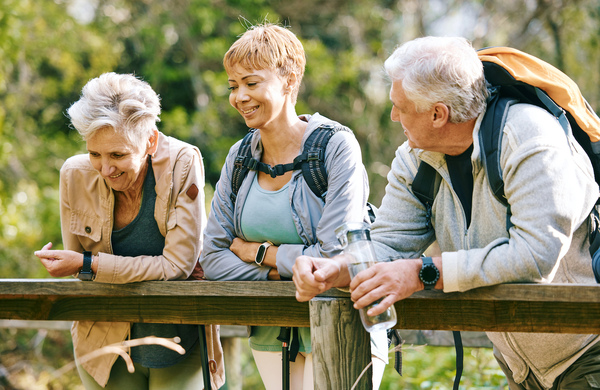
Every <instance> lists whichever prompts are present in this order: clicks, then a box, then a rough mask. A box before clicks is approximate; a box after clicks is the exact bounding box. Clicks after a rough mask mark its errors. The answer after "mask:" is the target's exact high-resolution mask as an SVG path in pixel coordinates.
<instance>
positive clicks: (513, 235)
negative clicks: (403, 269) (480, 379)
mask: <svg viewBox="0 0 600 390" xmlns="http://www.w3.org/2000/svg"><path fill="white" fill-rule="evenodd" d="M482 118H483V114H482V115H480V116H479V118H478V120H477V122H476V125H475V128H474V131H473V140H474V141H473V145H474V150H473V154H472V158H471V159H472V164H473V180H474V183H473V204H472V219H471V224H470V226H469V227H467V222H466V217H465V213H464V211H463V209H462V206H461V203H460V201H459V199H458V197H457V195H456V193H455V192H454V191H453V190H452V187H451V185H450V175H449V172H448V169H447V166H446V162H445V158H444V155H443V154H441V153H435V152H428V151H423V150H419V149H412V148H410V147H409V146H408V144H406V143H405V144H403V145H401V146H400V147H399V148H398V150H397V152H396V156H395V159H394V161H393V163H392V169H391V171H390V173H389V174H388V181H389V183H388V185H387V187H386V194H385V196H384V198H383V201H382V204H381V207H380V208H379V211H378V214H377V220H376V221H375V223H374V225H373V230H372V238H373V240H374V241H375V242H376V248H377V254H378V257H380V258H387V257H393V258H418V257H419V256H420V255H421V254H422V253H423V252H424V251H425V249H426V248H427V247H428V246H429V245H430V244H431V243H433V241H435V240H437V242H438V244H439V246H440V249H441V251H442V262H443V265H442V267H443V275H444V291H445V292H454V291H467V290H470V289H473V288H477V287H481V286H490V285H495V284H499V283H510V282H535V283H581V284H585V283H595V280H594V276H593V273H592V269H591V260H590V255H589V252H588V248H589V243H588V233H587V229H588V219H587V218H588V215H589V213H590V210H591V209H592V207H593V205H594V203H595V202H596V199H597V198H598V195H599V192H598V186H597V185H596V182H595V181H594V176H593V171H592V167H591V164H590V162H589V159H588V158H587V156H586V154H585V152H584V151H583V150H582V149H581V147H580V146H579V144H578V143H577V142H576V141H575V140H574V138H573V137H572V136H571V135H570V136H569V137H567V136H566V135H565V133H564V131H563V130H562V128H561V127H560V125H559V124H558V121H557V120H556V119H555V118H554V117H553V116H551V115H550V114H548V113H547V112H546V111H545V110H543V109H541V108H538V107H535V106H532V105H528V104H517V105H515V106H513V107H512V108H511V109H510V111H509V114H508V118H507V121H506V126H505V128H504V135H503V141H502V152H501V163H500V164H501V169H502V172H503V180H504V183H505V194H506V197H507V199H508V202H509V204H510V205H511V211H512V217H511V221H512V223H513V224H514V226H513V227H512V228H510V230H509V231H507V230H506V213H507V210H506V208H505V207H504V206H503V205H502V204H501V203H500V202H498V200H496V198H495V197H494V194H493V193H492V191H491V190H490V187H489V183H488V180H487V177H486V172H485V168H484V166H483V165H482V159H481V156H480V152H481V151H480V147H479V142H478V139H479V138H478V137H479V136H478V134H479V127H480V124H481V119H482ZM567 138H568V141H567ZM421 160H423V161H426V162H427V163H429V164H430V165H431V166H433V167H434V168H435V169H436V170H437V171H438V173H439V174H440V176H441V182H440V186H439V190H438V193H437V195H436V198H435V202H434V204H433V209H432V217H431V221H432V225H433V227H432V228H429V227H428V225H427V218H426V210H425V207H424V206H423V204H422V203H421V202H420V201H419V200H418V199H417V198H416V197H415V195H414V194H413V193H412V181H413V179H414V177H415V174H416V172H417V168H418V166H419V163H420V161H421ZM488 337H489V338H490V340H491V341H492V342H493V343H494V345H495V346H496V348H497V349H498V350H499V351H500V352H501V353H502V354H503V356H504V358H505V359H506V362H507V363H508V366H509V367H510V369H511V371H512V372H513V375H514V379H515V381H516V382H517V383H520V382H522V381H523V380H524V379H525V378H526V376H527V374H528V372H529V371H530V370H531V372H533V374H534V375H535V376H536V377H537V378H538V379H539V380H540V382H541V383H542V385H544V386H546V387H551V385H552V382H553V381H554V379H555V378H556V377H557V376H558V375H560V374H561V373H562V372H563V371H564V370H566V369H567V367H569V366H570V365H571V364H572V363H573V362H574V361H575V360H576V359H577V358H578V357H579V356H580V355H582V354H583V353H584V352H585V351H586V350H587V349H588V348H589V347H591V346H592V345H593V344H595V343H596V342H597V341H599V340H600V339H599V337H598V335H575V334H542V333H498V332H493V333H492V332H490V333H488Z"/></svg>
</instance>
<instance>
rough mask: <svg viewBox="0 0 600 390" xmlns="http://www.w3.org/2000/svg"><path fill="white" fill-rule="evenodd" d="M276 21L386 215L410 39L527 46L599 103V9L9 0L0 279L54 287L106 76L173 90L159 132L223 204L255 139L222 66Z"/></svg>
mask: <svg viewBox="0 0 600 390" xmlns="http://www.w3.org/2000/svg"><path fill="white" fill-rule="evenodd" d="M264 20H269V21H271V22H278V23H281V24H284V25H287V26H290V28H291V30H292V31H293V32H294V33H296V34H297V35H298V37H299V38H300V39H301V41H302V42H303V44H304V46H305V50H306V54H307V61H308V62H307V69H306V75H305V78H304V83H303V87H302V89H301V91H300V96H299V100H298V112H299V113H312V112H315V111H318V112H321V113H322V114H324V115H327V116H329V117H331V118H333V119H335V120H338V121H340V122H342V123H344V124H346V125H348V126H350V127H351V128H352V129H353V130H354V131H355V134H356V136H357V138H358V139H359V141H360V143H361V146H362V150H363V158H364V162H365V165H366V166H367V169H368V171H369V180H370V185H371V201H372V202H373V203H374V204H375V205H378V204H379V203H380V200H381V198H382V196H383V193H384V188H385V184H386V178H385V176H386V174H387V172H388V170H389V165H390V163H391V161H392V159H393V156H394V151H395V149H396V148H397V147H398V145H400V144H401V143H402V142H403V141H404V136H403V133H402V129H401V127H400V125H399V124H396V123H392V122H391V121H390V120H389V111H390V103H389V99H388V93H389V85H388V83H387V81H386V80H385V78H384V77H383V72H382V64H383V61H384V60H385V59H386V58H387V56H388V55H389V54H391V52H392V51H393V49H394V48H395V47H396V46H397V45H398V44H399V43H401V42H403V41H406V40H409V39H412V38H415V37H417V36H423V35H462V36H465V37H467V38H469V39H470V40H471V41H472V42H473V44H474V46H475V47H476V48H481V47H486V46H495V45H508V46H513V47H516V48H518V49H521V50H524V51H527V52H529V53H531V54H534V55H537V56H539V57H541V58H543V59H545V60H546V61H548V62H550V63H552V64H554V65H555V66H557V67H558V68H560V69H561V70H563V71H564V72H565V73H567V74H568V75H569V76H571V77H572V78H573V79H574V80H575V81H577V82H578V83H579V85H580V87H581V89H582V91H583V94H584V96H586V98H587V99H588V101H589V102H590V104H591V105H592V107H595V108H596V109H598V107H600V50H599V49H600V48H599V37H600V3H599V2H598V1H597V0H572V1H568V2H567V1H560V0H502V1H500V0H498V1H492V0H448V1H439V0H352V1H347V0H301V1H300V0H297V1H290V0H161V1H158V0H44V1H39V0H0V278H41V277H47V274H46V272H45V270H44V269H43V267H42V266H41V265H40V263H39V262H38V261H37V259H36V258H35V257H34V256H33V254H32V252H33V251H34V250H36V249H39V248H41V247H42V246H43V245H44V244H45V243H47V242H49V241H52V242H54V243H55V244H57V247H61V245H60V243H61V233H60V225H59V211H58V171H59V169H60V167H61V165H62V163H63V162H64V160H65V159H66V158H68V157H69V156H71V155H73V154H75V153H80V152H83V151H84V150H85V148H84V145H83V143H82V142H81V140H80V139H79V137H78V135H77V133H76V132H75V131H74V130H72V129H71V128H70V127H69V123H68V120H67V118H66V116H65V112H66V109H67V108H68V107H69V105H70V104H71V103H73V102H74V101H76V100H77V99H78V95H79V92H80V91H81V88H82V87H83V85H84V84H85V83H86V82H87V81H88V80H89V79H91V78H93V77H96V76H98V75H100V74H101V73H103V72H107V71H116V72H121V73H135V74H136V75H138V76H141V77H143V78H144V79H145V80H147V81H148V82H149V83H150V84H151V85H152V86H153V88H154V89H155V90H156V91H157V92H158V93H159V94H160V96H161V98H162V105H163V114H162V122H161V124H160V129H161V130H162V131H163V132H164V133H166V134H169V135H172V136H175V137H178V138H181V139H183V140H185V141H187V142H190V143H192V144H195V145H198V146H199V147H200V149H201V151H202V153H203V155H204V158H205V160H204V162H205V168H206V174H207V188H206V192H207V198H208V199H210V196H211V194H212V188H213V187H214V184H215V183H216V181H217V180H218V177H219V173H220V169H221V165H222V163H223V161H224V159H225V156H226V153H227V151H228V149H229V147H230V146H231V145H232V144H233V143H234V142H235V141H236V140H238V139H239V138H241V137H242V136H243V134H244V133H245V132H246V130H247V129H246V127H245V125H244V123H243V121H242V120H241V118H240V117H239V116H238V114H237V113H236V112H235V110H233V109H232V108H231V107H230V106H229V103H228V99H227V92H228V91H227V82H226V81H227V77H226V74H225V72H224V70H223V67H222V62H221V61H222V56H223V54H224V53H225V51H226V50H227V48H228V47H229V46H230V45H231V44H232V43H233V42H234V41H235V39H236V37H237V36H238V35H240V34H241V33H243V32H244V31H245V28H246V26H247V25H249V24H256V23H260V22H262V21H264ZM6 337H7V338H10V337H9V336H6ZM4 340H5V338H4V336H3V337H2V339H0V348H6V346H5V345H2V344H3V342H4ZM436 364H437V362H436ZM56 388H58V387H56ZM389 388H390V389H392V388H395V387H389Z"/></svg>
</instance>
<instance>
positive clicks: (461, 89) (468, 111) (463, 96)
mask: <svg viewBox="0 0 600 390" xmlns="http://www.w3.org/2000/svg"><path fill="white" fill-rule="evenodd" d="M384 67H385V71H386V73H387V74H388V76H389V77H390V78H391V79H392V81H401V83H402V89H403V90H404V93H405V95H406V97H407V99H408V100H410V101H411V102H413V103H414V104H415V107H416V110H417V112H423V111H426V110H428V109H430V108H431V107H432V106H433V105H434V104H436V103H443V104H445V105H447V106H448V108H449V109H450V122H451V123H461V122H466V121H468V120H471V119H473V118H476V117H477V116H478V115H479V114H480V113H481V112H483V111H484V110H485V106H486V99H487V97H488V95H489V92H488V90H487V84H486V81H485V77H484V74H483V65H482V63H481V61H480V60H479V58H478V57H477V52H476V51H475V49H473V46H471V43H470V42H469V41H468V40H466V39H465V38H460V37H423V38H417V39H414V40H412V41H409V42H406V43H404V44H403V45H401V46H400V47H398V48H397V49H396V50H395V51H394V53H392V55H391V56H390V57H389V58H388V59H387V60H386V61H385V65H384Z"/></svg>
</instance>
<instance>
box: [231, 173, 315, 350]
mask: <svg viewBox="0 0 600 390" xmlns="http://www.w3.org/2000/svg"><path fill="white" fill-rule="evenodd" d="M240 223H241V229H242V232H243V233H244V236H245V237H246V239H247V240H248V241H253V242H264V241H271V242H272V243H273V244H275V245H281V244H302V243H303V242H302V239H301V238H300V236H299V235H298V231H297V230H296V225H295V224H294V220H293V219H292V210H291V205H290V194H289V183H287V184H286V185H285V186H283V188H281V189H280V190H277V191H268V190H265V189H263V188H262V187H261V186H260V184H258V175H256V176H255V177H254V180H253V181H252V184H251V185H250V190H249V192H248V196H247V198H246V201H245V203H244V207H243V209H242V216H241V222H240ZM279 331H280V328H279V327H276V326H253V327H251V330H250V341H249V343H250V348H252V349H254V350H256V351H271V352H280V351H281V341H279V340H277V336H279ZM298 339H299V340H298V341H299V347H300V348H299V351H300V352H306V353H310V352H311V350H312V348H311V344H310V328H298Z"/></svg>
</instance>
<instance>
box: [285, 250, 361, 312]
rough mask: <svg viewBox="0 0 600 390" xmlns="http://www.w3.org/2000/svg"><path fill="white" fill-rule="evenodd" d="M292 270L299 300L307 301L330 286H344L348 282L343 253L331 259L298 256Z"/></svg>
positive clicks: (348, 277)
mask: <svg viewBox="0 0 600 390" xmlns="http://www.w3.org/2000/svg"><path fill="white" fill-rule="evenodd" d="M292 270H293V273H294V274H293V277H292V280H293V281H294V284H295V285H296V299H297V300H298V301H299V302H305V301H309V300H311V299H312V298H314V297H315V296H317V295H318V294H320V293H322V292H324V291H327V290H329V289H330V288H332V287H344V286H347V285H348V283H350V274H349V273H348V267H347V266H346V261H345V258H344V256H343V255H339V256H336V257H333V258H331V259H327V258H321V257H318V258H317V257H309V256H299V257H298V258H297V259H296V262H295V263H294V267H293V268H292Z"/></svg>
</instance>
